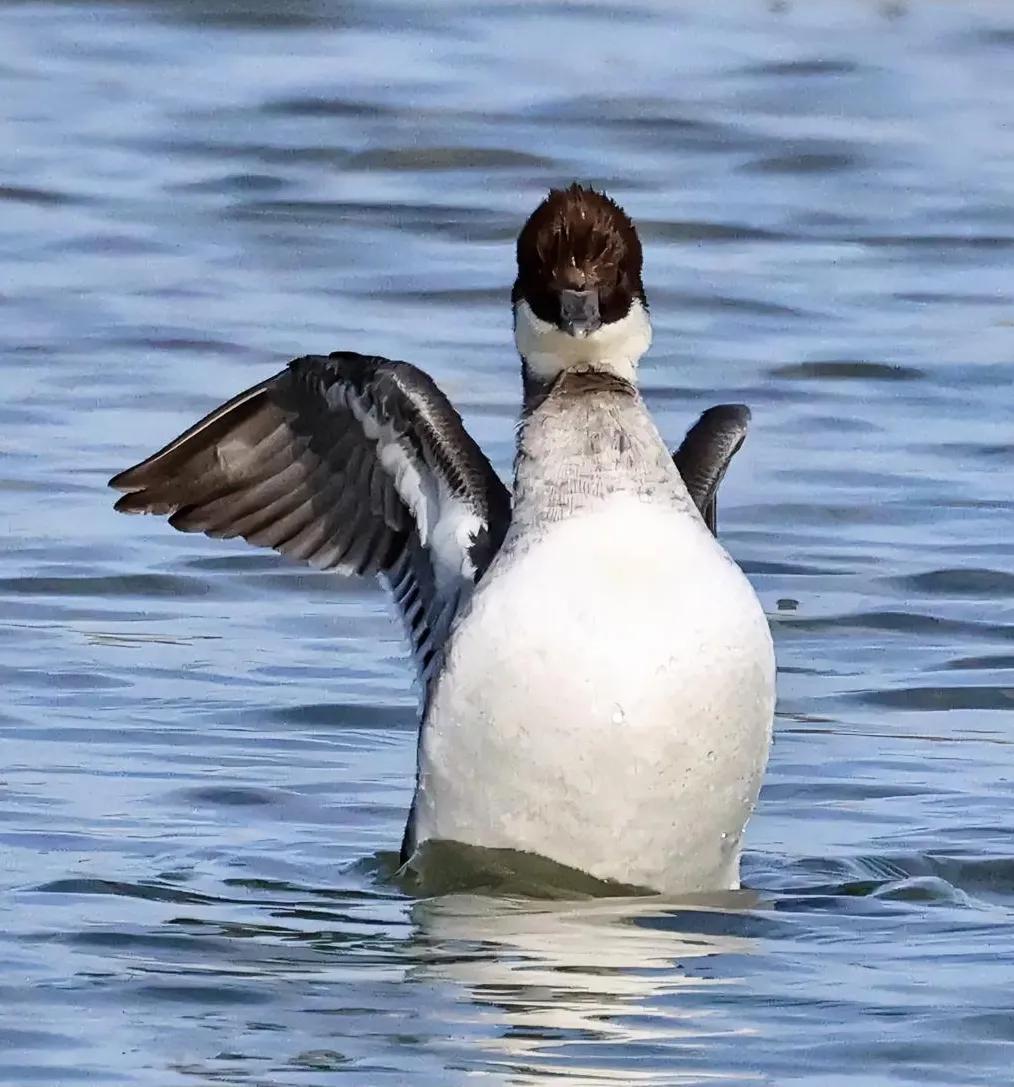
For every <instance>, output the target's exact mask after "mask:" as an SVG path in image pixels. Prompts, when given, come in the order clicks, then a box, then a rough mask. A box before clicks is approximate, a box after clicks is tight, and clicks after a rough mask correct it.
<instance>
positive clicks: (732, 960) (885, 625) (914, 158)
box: [0, 0, 1014, 1087]
mask: <svg viewBox="0 0 1014 1087" xmlns="http://www.w3.org/2000/svg"><path fill="white" fill-rule="evenodd" d="M0 42H2V43H3V49H2V51H0V117H2V118H3V137H4V148H5V151H6V154H5V155H4V159H3V163H2V166H0V170H2V173H0V242H2V244H0V342H2V347H0V366H2V390H3V396H2V398H0V451H2V460H0V518H2V524H3V528H4V540H5V546H4V547H3V549H2V552H0V595H2V607H0V672H2V684H3V692H4V697H3V700H2V703H0V723H2V731H0V741H2V751H0V766H2V771H0V821H2V826H0V830H2V846H3V852H2V854H0V856H2V860H0V878H2V884H3V892H2V898H0V911H2V924H0V1083H3V1084H11V1085H14V1087H28V1085H30V1084H44V1085H47V1087H48V1085H64V1084H73V1083H78V1082H86V1083H87V1082H91V1083H97V1084H102V1085H107V1084H117V1083H123V1084H129V1085H142V1084H143V1085H151V1087H175V1085H177V1084H186V1085H191V1084H202V1083H204V1084H211V1083H217V1084H230V1085H231V1084H253V1085H271V1087H283V1085H284V1087H288V1085H293V1087H294V1085H300V1087H317V1085H324V1084H327V1085H331V1084H336V1083H352V1084H357V1085H359V1084H382V1083H397V1084H400V1083H409V1082H411V1083H420V1084H434V1085H444V1084H453V1083H463V1082H465V1081H466V1080H470V1079H471V1078H473V1077H474V1076H475V1075H476V1074H480V1073H481V1074H483V1075H485V1077H486V1079H487V1080H488V1081H489V1082H494V1083H504V1084H525V1085H536V1084H549V1083H557V1082H559V1083H566V1084H580V1085H602V1084H629V1083H636V1084H653V1085H657V1084H665V1085H670V1084H701V1083H708V1084H712V1083H714V1084H757V1083H760V1084H777V1085H782V1084H788V1083H791V1084H812V1085H814V1087H816V1085H820V1087H836V1085H839V1084H849V1085H850V1087H851V1085H870V1087H882V1085H888V1084H902V1083H911V1082H920V1083H939V1084H945V1085H949V1087H951V1085H962V1087H965V1085H972V1084H1006V1083H1008V1082H1009V1081H1010V1067H1011V1062H1012V1054H1014V1048H1012V1045H1011V1043H1012V1041H1014V1003H1012V998H1011V991H1012V985H1014V965H1012V953H1014V913H1012V909H1014V847H1012V844H1011V843H1012V840H1014V839H1012V832H1014V825H1012V824H1014V819H1012V815H1011V812H1012V804H1014V786H1012V777H1014V748H1012V747H1011V739H1012V735H1014V716H1012V713H1011V710H1012V693H1014V682H1012V675H1014V672H1012V670H1014V644H1012V643H1014V543H1012V542H1011V538H1010V535H1011V534H1010V528H1009V526H1010V515H1011V498H1010V495H1011V480H1012V474H1011V471H1012V467H1014V453H1012V446H1011V444H1010V426H1011V418H1012V416H1011V406H1012V396H1014V394H1012V392H1011V379H1012V377H1014V367H1012V365H1011V361H1010V360H1011V355H1012V343H1014V335H1012V329H1011V314H1012V281H1011V274H1010V266H1011V259H1012V250H1014V206H1012V204H1011V199H1010V194H1011V184H1012V182H1014V157H1012V152H1014V135H1012V130H1011V127H1010V103H1011V101H1012V95H1014V13H1012V11H1011V10H1010V9H1009V7H1007V6H1006V5H1002V4H999V3H992V4H991V3H985V2H984V3H979V4H972V3H969V4H963V5H956V4H944V3H935V2H933V0H922V2H921V3H912V4H911V5H906V4H902V3H891V4H881V5H874V4H869V3H863V2H860V0H850V2H847V3H846V2H842V3H833V2H830V0H827V2H825V0H819V2H814V3H808V4H795V5H794V4H789V3H780V4H770V5H766V4H763V3H748V2H746V0H742V2H737V3H732V2H728V3H723V4H711V5H694V4H689V3H683V4H670V3H663V2H662V0H658V2H657V3H643V4H636V3H632V4H627V5H622V6H619V7H617V6H616V5H613V4H604V3H603V4H600V3H597V2H589V3H584V4H581V5H574V6H571V7H565V6H564V5H562V4H561V5H557V6H551V5H540V6H538V7H536V6H535V5H521V4H508V3H496V2H493V0H489V2H487V3H485V4H482V3H478V4H473V5H469V6H463V5H461V6H459V5H450V4H432V3H431V4H426V5H422V4H410V3H408V2H405V3H404V4H401V5H399V4H393V3H386V2H373V3H369V4H366V3H362V4H357V3H344V4H339V3H337V2H330V0H287V2H286V3H284V4H283V3H282V2H281V0H271V2H268V0H207V2H205V3H202V4H194V3H189V2H184V0H178V2H172V0H149V2H141V0H137V2H133V3H127V2H123V3H116V4H108V5H98V4H92V3H84V2H80V3H59V4H58V3H47V4H37V3H31V2H28V3H8V4H5V5H3V7H2V8H0ZM574 177H577V178H581V179H583V180H587V181H592V182H596V183H599V184H605V185H607V186H608V187H609V188H610V189H611V190H612V191H613V192H614V193H615V195H616V196H617V197H618V198H620V199H621V200H622V201H623V202H624V203H625V204H626V205H627V206H628V208H629V210H630V211H631V212H632V213H633V214H634V215H635V216H636V218H637V219H638V220H639V222H640V223H641V224H642V226H643V233H644V236H645V242H646V248H647V269H646V282H647V284H648V289H649V293H650V297H651V301H652V303H653V306H654V315H655V322H656V345H655V347H654V349H653V350H652V352H651V354H650V356H649V357H648V359H647V360H646V362H645V365H644V370H643V378H644V384H645V386H646V388H647V390H648V397H649V400H650V402H651V404H652V406H653V408H654V410H655V411H656V412H657V414H658V417H659V419H660V421H661V423H662V425H663V427H664V428H665V430H666V432H667V433H668V434H670V435H671V436H672V440H673V441H674V442H675V441H677V440H678V439H679V437H680V436H681V434H682V433H683V431H684V429H685V427H686V426H687V424H688V423H689V422H690V421H691V420H692V419H693V418H694V417H695V416H696V414H697V412H698V411H699V410H701V409H702V408H703V407H704V406H706V405H708V404H711V403H714V402H717V401H722V400H726V401H728V400H742V401H745V402H747V403H749V404H750V405H751V407H752V408H753V411H754V423H753V428H752V430H751V434H750V437H749V439H748V442H747V445H746V447H745V449H744V451H743V452H742V453H741V454H740V456H739V458H738V459H737V461H736V462H735V465H734V467H733V469H732V471H731V472H730V474H729V477H728V479H727V480H726V482H725V484H724V489H723V493H722V497H723V502H722V516H721V526H722V533H723V538H724V540H725V542H726V544H727V546H728V547H729V548H730V549H731V550H732V552H733V553H734V554H735V555H736V556H737V558H738V559H739V560H740V562H742V564H743V565H744V567H745V568H746V570H747V571H748V573H749V574H750V576H751V577H752V579H753V581H754V583H755V584H756V585H757V588H758V590H759V592H760V595H761V597H762V599H763V602H764V604H765V607H766V609H767V611H768V613H769V615H770V617H771V620H772V623H773V626H774V631H775V637H776V641H777V645H778V655H779V661H780V665H781V676H780V708H779V714H778V720H777V741H776V744H775V748H774V751H773V756H772V761H771V768H770V773H769V775H768V778H767V783H766V787H765V789H764V793H763V795H762V798H761V803H760V807H759V810H758V812H757V815H756V816H755V818H754V820H753V822H752V823H751V825H750V829H749V834H748V853H747V857H746V861H745V866H744V874H745V878H746V882H747V884H748V886H749V888H750V890H749V891H745V892H743V893H742V894H739V895H726V896H718V897H714V898H710V899H703V900H700V899H699V900H696V901H687V902H671V901H664V900H659V899H654V898H647V899H630V898H618V899H617V898H612V899H609V898H598V897H588V896H587V895H586V896H584V897H582V898H572V899H571V900H559V899H556V900H547V899H545V898H543V899H530V898H525V897H524V895H523V894H521V893H520V892H523V891H529V892H532V893H539V892H543V893H544V892H546V887H544V886H540V880H541V877H540V876H538V875H536V876H535V877H534V881H533V883H532V884H531V885H529V886H525V885H523V884H522V885H518V883H517V882H516V881H514V882H512V880H511V878H510V876H509V874H508V875H505V874H504V873H503V872H500V871H499V870H498V869H497V868H496V866H495V865H493V867H492V869H491V870H490V871H489V872H487V873H486V875H485V877H484V879H485V883H486V884H487V886H488V887H489V888H490V889H493V890H496V889H497V888H499V890H500V893H492V894H490V893H488V894H483V895H476V894H461V893H457V894H451V893H448V894H445V895H431V896H430V897H424V896H421V895H420V894H419V893H418V892H416V891H414V890H413V889H412V888H411V887H405V886H403V885H400V884H398V883H397V882H393V881H392V880H391V870H392V851H393V849H394V848H395V847H396V845H397V842H398V839H399V835H400V832H401V824H402V819H403V816H404V812H405V808H406V805H407V802H408V798H409V791H410V786H411V778H412V764H413V747H414V742H415V741H414V734H413V727H412V722H413V706H414V697H413V695H412V692H411V690H410V687H409V682H408V677H409V669H408V667H407V665H406V664H405V662H404V652H403V649H402V647H401V644H400V642H399V640H398V633H397V628H396V626H395V625H394V623H393V622H392V620H391V619H390V617H389V615H388V612H387V608H386V605H385V602H384V600H383V598H382V597H381V596H380V595H379V594H378V593H377V592H376V591H375V590H374V589H372V588H371V587H369V586H357V585H350V584H343V583H341V582H338V581H336V580H335V579H334V578H332V577H329V576H325V575H318V574H312V573H309V572H305V571H303V570H301V569H298V568H296V567H292V566H288V565H286V564H285V563H284V562H282V561H280V560H277V559H276V558H275V557H274V556H273V555H262V554H258V553H255V552H253V551H249V550H246V549H244V548H243V547H242V546H241V545H239V544H226V543H220V542H219V543H216V542H212V541H208V540H205V539H203V538H194V537H185V536H180V535H177V534H174V533H172V532H171V531H169V530H168V529H167V528H166V526H165V525H164V524H163V523H161V522H159V521H157V520H154V519H145V518H135V519H127V518H123V517H120V516H118V515H115V514H114V513H113V512H112V499H113V496H112V495H111V494H110V493H109V492H107V491H106V490H105V487H104V484H105V480H106V479H107V478H108V476H109V475H111V474H112V473H113V472H114V471H115V470H118V469H120V468H122V467H124V466H126V465H127V464H130V463H133V462H134V461H136V460H137V459H138V458H139V457H141V456H142V455H144V454H146V453H148V452H150V451H151V450H152V449H153V448H155V447H156V446H157V445H159V444H161V443H162V442H163V441H164V440H166V439H167V438H169V437H170V436H172V435H175V434H176V433H177V432H178V431H179V430H180V429H181V428H182V427H183V426H185V425H187V424H189V423H190V422H191V421H192V420H193V419H194V418H196V417H197V416H198V415H199V414H200V413H202V412H204V411H205V410H207V409H208V408H209V407H211V406H213V405H214V404H216V403H218V402H219V401H220V400H221V399H223V398H225V397H226V396H228V395H231V394H232V393H234V392H235V391H237V390H239V389H241V388H243V387H245V386H247V385H249V384H252V383H253V382H254V381H256V380H259V379H260V378H261V377H263V376H265V375H267V374H269V373H271V372H272V371H273V370H274V369H275V368H278V367H279V366H280V365H281V364H282V363H283V362H284V361H285V360H286V359H288V358H290V357H291V356H293V355H296V354H300V353H305V352H308V351H325V350H329V349H333V348H338V347H343V348H352V349H363V350H367V351H379V352H382V353H385V354H388V355H390V356H393V357H404V358H409V359H412V360H414V361H415V362H417V363H419V364H420V365H422V366H424V367H426V368H427V369H429V370H430V371H431V372H432V373H433V374H434V375H435V376H436V377H437V379H438V380H439V381H440V383H441V384H442V385H443V387H444V388H445V389H447V390H448V392H449V393H450V394H451V395H452V397H453V399H454V400H455V402H456V403H457V404H458V405H459V406H460V407H461V408H462V409H463V411H464V414H465V416H466V420H467V423H468V425H469V427H470V428H471V429H472V431H473V433H474V434H475V435H476V436H477V437H478V438H479V439H480V440H481V442H482V444H483V445H484V447H485V448H486V449H487V450H488V451H489V453H490V454H491V456H492V457H493V458H494V459H495V462H496V464H497V466H498V468H499V469H500V470H501V471H504V472H506V471H507V470H508V468H509V463H510V457H511V440H512V426H513V421H514V417H515V412H516V406H517V394H518V383H517V374H516V363H515V360H514V358H513V354H512V350H511V345H510V336H509V319H508V311H507V307H506V304H505V288H506V287H507V286H508V284H509V282H510V280H511V276H512V252H511V245H510V241H511V238H512V237H513V235H514V233H515V232H516V230H517V228H518V226H519V224H520V222H521V221H522V220H523V218H524V216H525V215H526V214H527V212H528V211H529V210H530V209H531V208H532V207H533V206H534V204H535V202H536V201H537V200H538V199H539V197H540V196H541V194H542V193H543V192H544V190H545V189H546V188H547V187H548V185H550V184H551V183H559V182H566V181H569V180H570V179H571V178H574ZM460 882H461V884H463V885H466V886H467V885H468V880H465V879H462V880H461V881H460ZM473 882H474V881H473ZM480 882H482V881H480ZM454 887H455V884H454V881H453V880H452V881H451V882H450V883H449V885H448V887H446V888H444V889H445V890H448V891H451V890H453V889H454ZM571 890H572V893H573V894H575V895H576V894H577V893H578V889H574V888H571ZM585 890H588V889H587V888H585ZM508 891H510V892H512V893H507V892H508Z"/></svg>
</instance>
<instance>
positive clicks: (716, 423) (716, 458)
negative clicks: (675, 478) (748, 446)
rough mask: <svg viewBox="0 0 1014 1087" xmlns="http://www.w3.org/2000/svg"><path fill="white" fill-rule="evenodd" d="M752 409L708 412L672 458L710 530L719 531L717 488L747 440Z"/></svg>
mask: <svg viewBox="0 0 1014 1087" xmlns="http://www.w3.org/2000/svg"><path fill="white" fill-rule="evenodd" d="M749 423H750V409H749V408H748V407H747V406H746V405H745V404H718V405H717V406H716V407H713V408H708V410H707V411H706V412H704V414H703V415H702V416H701V417H700V419H698V420H697V422H696V423H694V425H693V426H692V427H691V428H690V429H689V430H688V431H687V436H686V437H685V438H684V439H683V442H682V444H681V445H680V447H679V449H677V450H676V452H675V453H673V455H672V459H673V461H674V462H675V464H676V467H677V469H678V470H679V474H680V475H681V476H682V477H683V482H684V483H685V484H686V485H687V490H688V491H689V492H690V497H691V498H692V499H693V500H694V503H695V504H696V506H697V508H698V509H699V510H700V511H701V516H702V517H703V518H704V521H705V523H706V524H707V526H708V528H710V529H711V531H712V532H713V533H716V534H717V530H718V485H719V484H720V483H721V482H722V477H723V476H724V475H725V471H726V469H727V468H728V467H729V462H730V461H731V460H732V458H733V457H734V456H735V455H736V453H737V452H738V451H739V447H740V446H741V445H742V444H743V441H744V439H745V438H746V430H747V426H748V425H749Z"/></svg>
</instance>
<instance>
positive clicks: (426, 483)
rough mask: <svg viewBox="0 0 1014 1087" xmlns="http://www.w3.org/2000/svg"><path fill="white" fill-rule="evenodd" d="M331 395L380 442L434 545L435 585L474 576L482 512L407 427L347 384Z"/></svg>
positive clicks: (423, 539)
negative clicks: (409, 436)
mask: <svg viewBox="0 0 1014 1087" xmlns="http://www.w3.org/2000/svg"><path fill="white" fill-rule="evenodd" d="M327 395H328V399H329V400H330V401H331V402H332V403H334V401H335V400H337V399H339V398H340V399H341V401H342V403H343V404H344V405H346V406H347V407H348V409H349V410H350V411H351V412H352V414H353V416H354V417H355V418H356V420H357V421H358V422H359V424H360V426H362V428H363V434H365V435H366V437H367V438H369V439H370V440H371V441H374V442H376V443H377V459H378V460H379V462H380V464H381V466H382V467H383V469H384V471H385V472H387V474H388V476H390V478H391V479H392V480H393V482H394V486H395V490H397V492H398V497H399V498H400V499H401V500H402V502H404V503H405V505H406V506H407V507H408V509H409V511H410V512H411V514H412V517H413V519H414V520H415V524H416V532H417V534H418V536H419V542H420V543H421V544H422V545H423V547H429V548H430V552H431V554H432V556H433V567H434V573H435V575H436V580H437V585H438V586H439V587H440V588H441V589H450V588H453V587H454V585H455V583H457V582H461V581H462V580H465V581H468V582H473V581H474V580H475V565H474V563H473V562H472V560H471V558H470V557H469V551H470V549H471V547H472V544H473V543H474V542H475V539H476V536H477V534H478V533H479V532H481V531H482V529H483V528H485V527H486V526H485V524H484V522H483V520H482V518H480V517H479V516H478V515H477V514H475V513H474V512H473V511H472V510H471V509H470V508H469V507H468V505H467V504H466V503H465V502H463V501H462V500H461V499H460V498H458V497H457V496H456V495H455V494H454V493H453V492H452V491H451V489H450V488H449V487H448V486H447V484H446V483H445V481H444V480H443V478H442V477H438V476H437V475H436V474H435V473H434V472H432V471H431V470H430V469H429V466H428V465H426V464H425V462H423V461H421V460H420V459H419V457H418V454H417V453H416V451H415V450H414V449H413V448H412V447H411V445H410V444H409V442H408V441H407V440H406V438H405V435H404V433H403V432H400V431H399V430H398V429H397V428H396V427H395V426H394V425H393V424H392V423H390V422H381V421H380V420H379V419H378V418H377V416H376V414H375V412H374V411H373V409H372V406H371V405H370V403H369V402H368V401H364V400H363V399H362V398H361V397H358V396H356V395H355V393H354V392H352V390H350V389H348V388H347V387H345V386H333V387H332V388H331V389H329V390H328V394H327Z"/></svg>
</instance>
